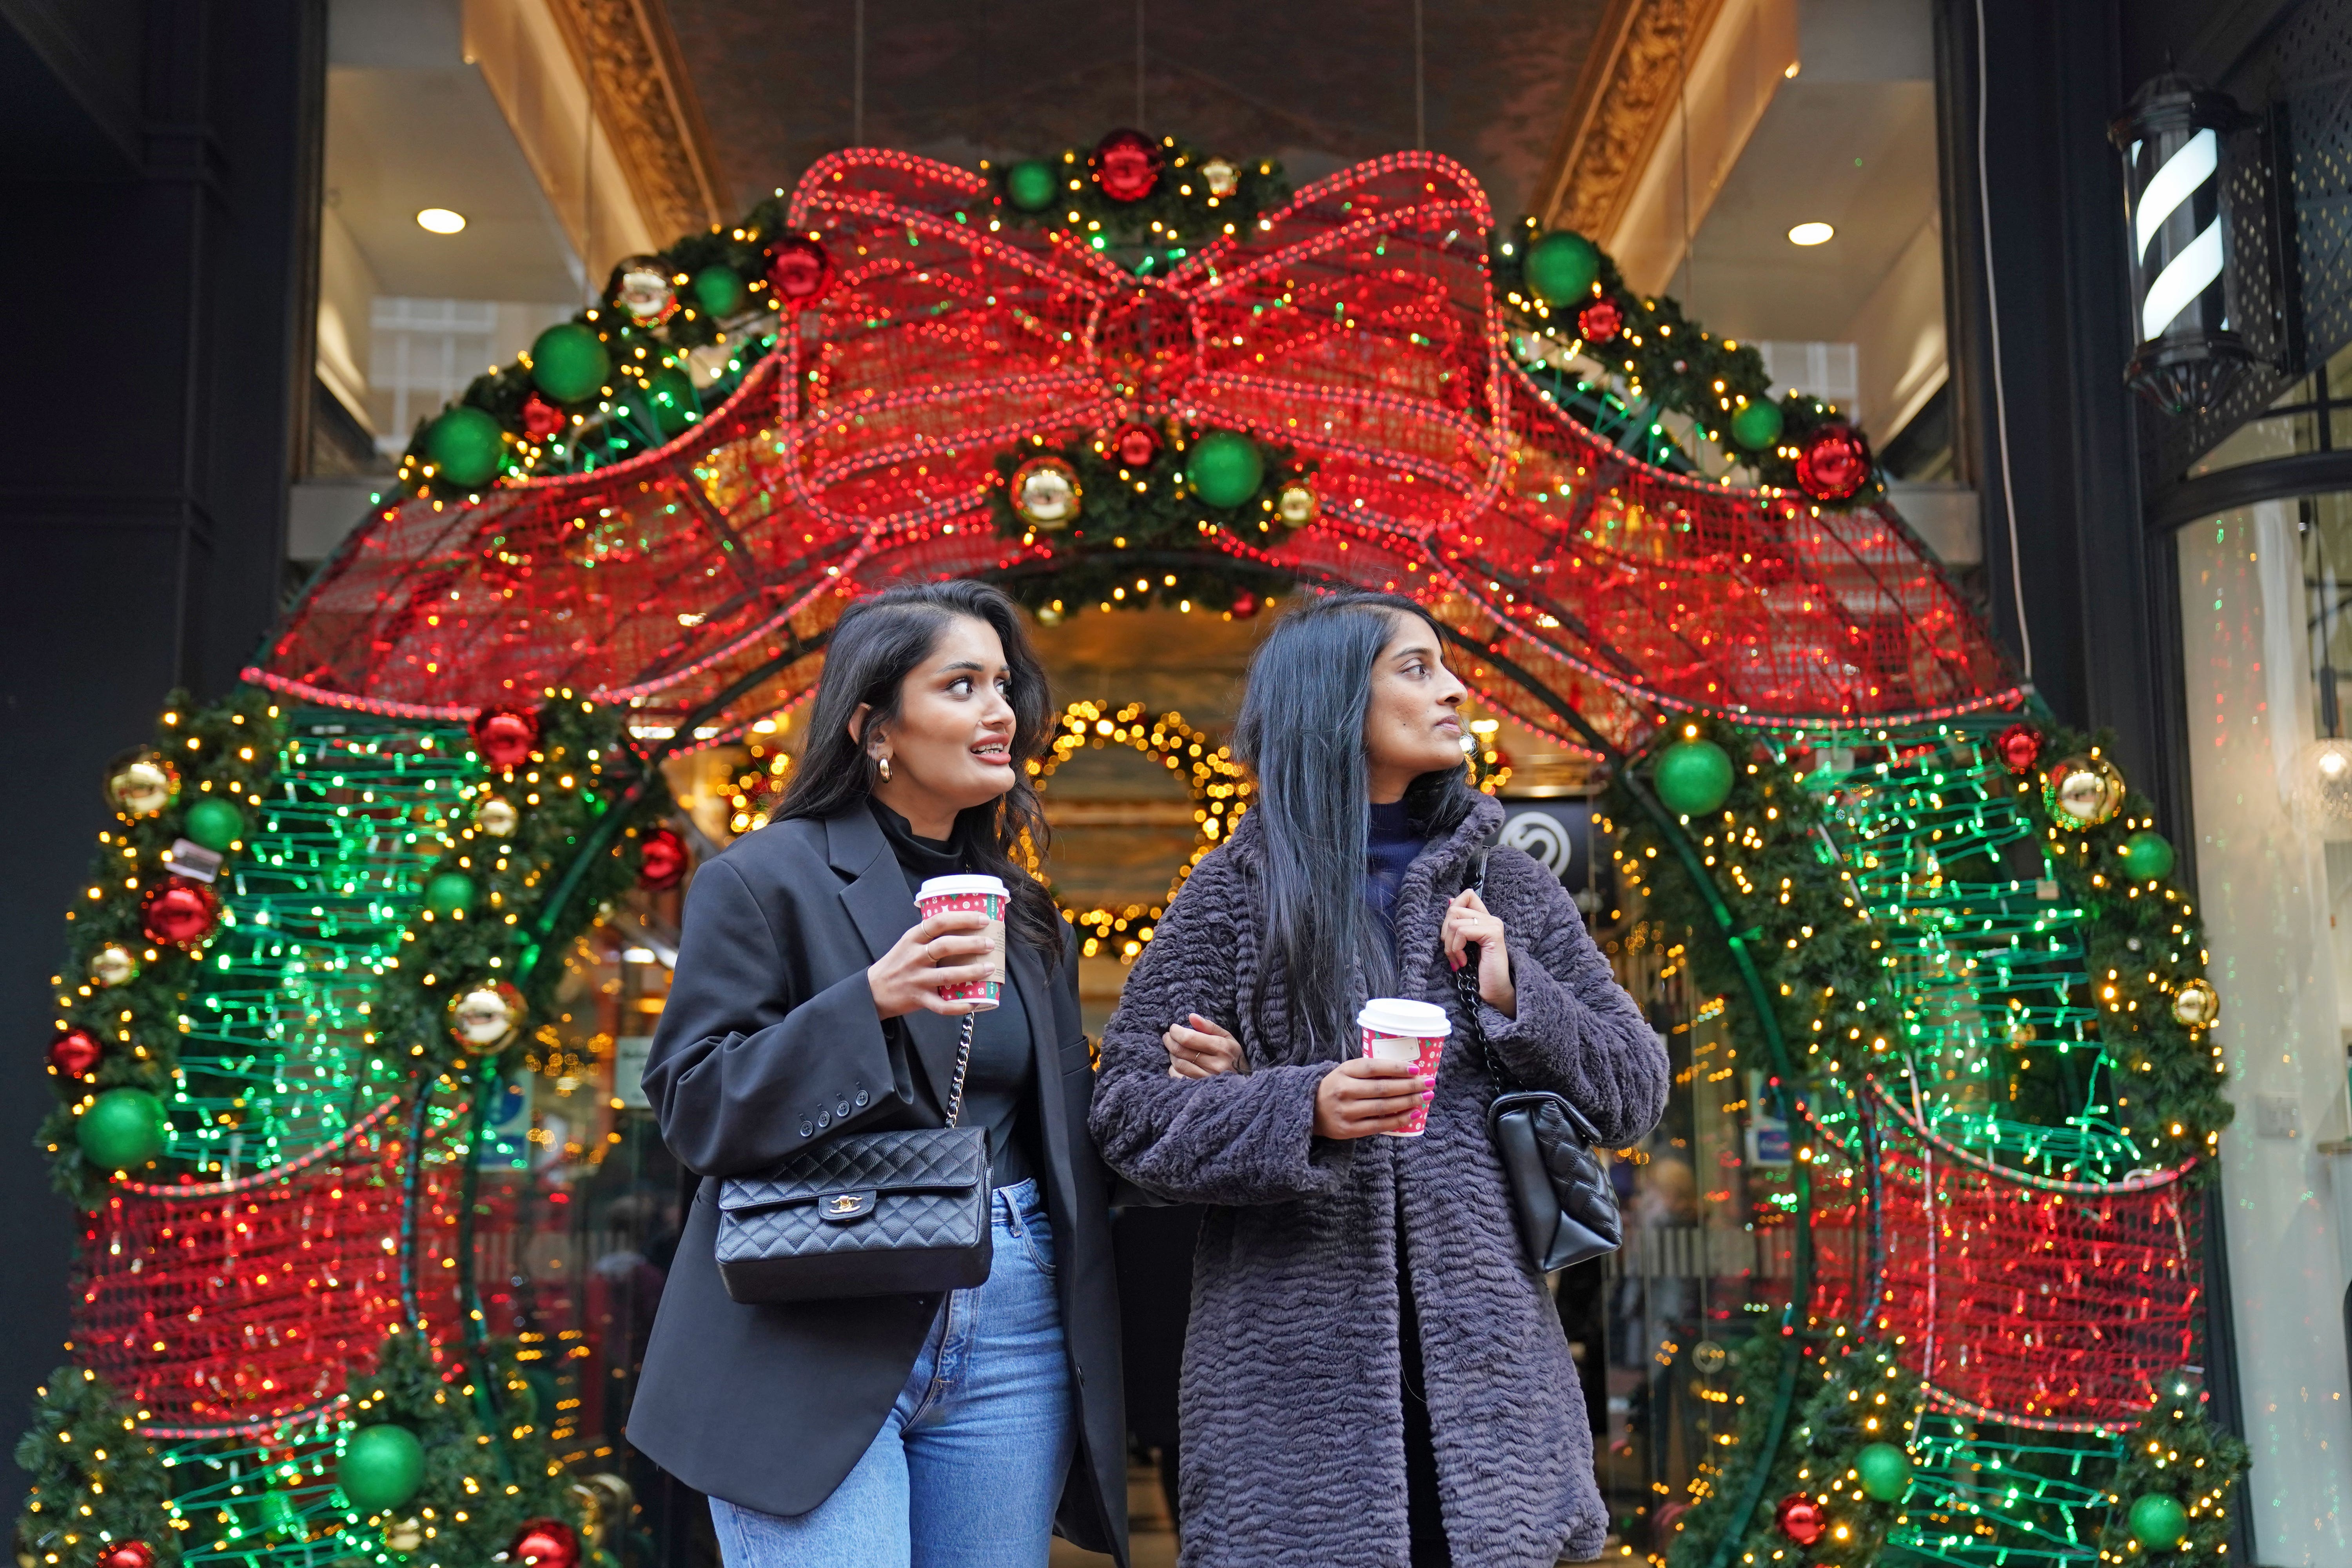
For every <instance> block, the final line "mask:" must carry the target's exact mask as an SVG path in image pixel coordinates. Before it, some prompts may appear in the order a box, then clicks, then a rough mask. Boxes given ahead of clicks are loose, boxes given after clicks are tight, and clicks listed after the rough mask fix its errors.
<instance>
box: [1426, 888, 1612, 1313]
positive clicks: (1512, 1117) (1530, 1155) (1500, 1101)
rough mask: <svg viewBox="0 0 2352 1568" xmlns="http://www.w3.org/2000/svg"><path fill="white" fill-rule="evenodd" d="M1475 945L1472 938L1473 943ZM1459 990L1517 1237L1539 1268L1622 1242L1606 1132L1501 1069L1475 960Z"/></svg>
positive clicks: (1457, 979)
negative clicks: (1482, 1012) (1603, 1147)
mask: <svg viewBox="0 0 2352 1568" xmlns="http://www.w3.org/2000/svg"><path fill="white" fill-rule="evenodd" d="M1472 872H1473V876H1472V880H1471V885H1472V886H1473V887H1474V888H1475V889H1478V890H1479V891H1480V892H1481V893H1482V894H1483V893H1484V892H1485V890H1486V851H1485V850H1483V849H1481V850H1480V851H1479V852H1478V856H1477V858H1476V859H1475V861H1474V862H1473V863H1472ZM1474 945H1475V944H1474ZM1454 992H1455V994H1456V995H1457V996H1458V997H1459V998H1460V1000H1461V1003H1462V1016H1463V1019H1464V1020H1465V1026H1466V1027H1467V1030H1468V1032H1469V1035H1470V1037H1471V1038H1473V1039H1475V1040H1476V1041H1477V1042H1478V1049H1479V1051H1480V1052H1481V1053H1482V1054H1483V1055H1484V1056H1485V1057H1486V1073H1487V1076H1488V1077H1490V1078H1492V1079H1494V1080H1495V1082H1496V1085H1497V1086H1498V1087H1499V1089H1500V1092H1498V1093H1497V1094H1496V1096H1495V1100H1494V1103H1493V1104H1491V1105H1489V1106H1488V1107H1487V1108H1486V1133H1487V1136H1489V1137H1491V1138H1492V1139H1494V1141H1495V1152H1496V1155H1497V1156H1498V1157H1499V1158H1500V1159H1501V1160H1502V1162H1503V1179H1504V1182H1505V1184H1507V1185H1508V1186H1509V1188H1510V1190H1511V1208H1512V1210H1513V1217H1515V1218H1516V1219H1517V1221H1518V1226H1519V1239H1520V1240H1521V1241H1523V1242H1525V1243H1526V1244H1527V1248H1528V1257H1529V1258H1532V1259H1534V1261H1535V1266H1536V1268H1537V1269H1538V1271H1540V1272H1542V1273H1546V1274H1549V1273H1550V1272H1551V1271H1552V1270H1553V1269H1556V1268H1568V1267H1569V1266H1570V1264H1576V1263H1582V1262H1584V1261H1585V1260H1587V1259H1588V1258H1599V1257H1600V1256H1601V1255H1602V1254H1603V1253H1609V1252H1614V1251H1616V1250H1617V1249H1618V1247H1622V1246H1623V1245H1624V1240H1625V1222H1624V1218H1623V1216H1622V1215H1620V1214H1619V1213H1618V1212H1617V1189H1616V1188H1614V1187H1612V1186H1611V1185H1610V1184H1609V1173H1608V1171H1607V1170H1605V1169H1604V1168H1603V1167H1602V1166H1601V1160H1600V1157H1599V1156H1598V1155H1596V1154H1595V1153H1593V1152H1592V1151H1593V1147H1594V1146H1595V1145H1596V1144H1598V1143H1599V1142H1601V1133H1600V1131H1598V1130H1597V1129H1595V1128H1594V1127H1593V1125H1592V1123H1591V1121H1589V1120H1588V1119H1587V1118H1586V1117H1585V1114H1584V1112H1582V1111H1580V1110H1577V1109H1576V1107H1575V1106H1573V1105H1571V1104H1570V1103H1569V1100H1568V1097H1567V1096H1566V1095H1562V1094H1556V1093H1554V1092H1553V1091H1552V1090H1550V1089H1518V1088H1515V1087H1514V1086H1513V1085H1512V1082H1511V1077H1510V1075H1509V1074H1508V1073H1507V1072H1506V1071H1504V1070H1503V1063H1502V1059H1501V1058H1498V1057H1496V1055H1495V1047H1494V1045H1493V1044H1492V1042H1490V1041H1489V1040H1488V1039H1487V1038H1486V1027H1485V1026H1483V1025H1482V1024H1480V1023H1479V1021H1478V965H1477V963H1475V961H1474V962H1472V963H1465V964H1464V965H1463V966H1462V967H1461V968H1459V969H1457V970H1455V971H1454Z"/></svg>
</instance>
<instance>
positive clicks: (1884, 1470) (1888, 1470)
mask: <svg viewBox="0 0 2352 1568" xmlns="http://www.w3.org/2000/svg"><path fill="white" fill-rule="evenodd" d="M1853 1468H1855V1469H1856V1470H1858V1471H1860V1472H1861V1475H1862V1489H1863V1491H1864V1494H1866V1495H1867V1496H1869V1497H1871V1498H1874V1499H1875V1500H1878V1501H1880V1502H1901V1501H1902V1500H1903V1494H1904V1492H1906V1490H1908V1489H1910V1486H1911V1456H1910V1455H1908V1454H1906V1453H1905V1452H1904V1451H1903V1450H1902V1449H1900V1448H1898V1447H1895V1445H1894V1444H1892V1443H1873V1444H1871V1445H1870V1446H1869V1447H1865V1448H1864V1449H1863V1451H1862V1452H1861V1453H1859V1454H1857V1455H1855V1456H1854V1461H1853Z"/></svg>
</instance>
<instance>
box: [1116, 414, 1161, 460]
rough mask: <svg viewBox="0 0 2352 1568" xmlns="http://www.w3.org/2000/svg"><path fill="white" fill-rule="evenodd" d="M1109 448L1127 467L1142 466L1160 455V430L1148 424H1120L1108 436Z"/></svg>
mask: <svg viewBox="0 0 2352 1568" xmlns="http://www.w3.org/2000/svg"><path fill="white" fill-rule="evenodd" d="M1110 450H1111V455H1112V456H1113V457H1115V458H1118V460H1119V461H1120V462H1122V463H1125V464H1126V465H1127V466H1128V467H1129V468H1142V467H1143V466H1144V465H1145V464H1146V463H1149V462H1150V461H1151V459H1152V458H1156V457H1158V456H1160V432H1159V431H1157V430H1154V429H1153V428H1152V427H1151V426H1149V425H1143V424H1128V425H1122V426H1119V427H1118V431H1117V432H1116V433H1114V434H1113V435H1112V437H1111V438H1110Z"/></svg>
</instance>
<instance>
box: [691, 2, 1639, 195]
mask: <svg viewBox="0 0 2352 1568" xmlns="http://www.w3.org/2000/svg"><path fill="white" fill-rule="evenodd" d="M1604 5H1605V0H1478V3H1476V4H1463V3H1461V0H1454V3H1452V4H1447V3H1445V0H1424V9H1425V22H1424V29H1425V35H1424V36H1425V50H1426V54H1425V58H1426V68H1425V79H1426V101H1427V115H1428V131H1429V145H1430V146H1432V147H1433V148H1434V149H1436V150H1437V151H1439V152H1442V153H1448V154H1450V155H1452V156H1453V157H1455V158H1458V159H1460V160H1462V162H1463V163H1466V164H1467V165H1468V166H1469V167H1470V169H1471V171H1472V172H1473V173H1474V174H1476V175H1477V176H1478V178H1479V179H1480V180H1481V181H1482V182H1483V183H1484V184H1486V190H1487V194H1488V195H1489V197H1490V198H1491V199H1492V200H1493V202H1494V204H1495V207H1496V215H1497V216H1499V217H1503V218H1508V217H1510V216H1516V215H1517V213H1518V212H1519V211H1520V210H1521V209H1522V208H1523V206H1524V205H1525V204H1526V202H1527V201H1528V189H1529V187H1530V186H1531V185H1532V184H1534V182H1535V179H1536V177H1537V175H1538V173H1539V172H1540V171H1541V169H1542V167H1543V165H1544V163H1545V161H1546V160H1547V159H1548V158H1549V156H1550V154H1551V152H1552V147H1553V143H1554V142H1556V141H1557V140H1558V138H1559V132H1560V127H1561V121H1562V120H1563V119H1564V117H1565V116H1566V114H1567V111H1568V100H1569V96H1570V90H1571V89H1572V88H1573V86H1574V83H1575V80H1576V72H1577V68H1578V66H1579V65H1580V63H1581V61H1582V58H1583V56H1584V52H1585V50H1586V48H1587V47H1588V46H1589V42H1590V40H1591V37H1592V33H1593V30H1594V26H1595V25H1596V23H1597V22H1598V20H1599V17H1600V16H1601V11H1602V10H1603V8H1604ZM668 9H669V13H670V17H671V20H672V24H673V26H674V27H675V29H676V32H677V39H678V44H679V47H680V49H681V51H682V52H683V54H684V56H685V58H686V63H687V68H688V74H689V75H690V76H691V77H692V79H693V82H694V88H695V91H696V93H697V95H698V97H699V99H700V100H701V106H702V110H703V114H704V117H705V119H706V120H707V121H708V122H709V128H710V133H711V138H712V142H713V143H714V148H713V150H714V152H715V153H716V154H717V157H718V161H719V168H720V171H721V173H722V174H723V176H724V178H725V179H726V181H727V182H728V184H729V188H730V191H731V193H732V195H733V198H734V205H735V207H736V208H737V210H740V209H742V208H744V207H747V206H749V205H751V202H752V201H754V200H755V199H757V198H758V197H760V196H761V195H766V194H767V193H768V192H769V191H770V190H772V189H773V188H774V187H776V186H779V185H782V186H786V187H789V186H790V185H791V184H792V183H793V180H794V179H795V178H797V177H798V175H799V174H800V172H801V171H802V170H803V169H804V168H806V167H807V166H808V164H809V163H810V162H811V161H812V160H813V159H814V158H815V157H817V156H818V155H820V154H822V153H825V152H828V151H830V150H832V149H834V148H836V147H841V146H845V145H847V144H848V143H849V142H850V141H851V119H852V98H853V91H852V89H853V80H854V72H853V66H852V62H853V59H854V58H855V20H854V19H855V16H856V10H857V6H856V3H855V0H784V3H782V4H778V3H776V0H668ZM864 9H865V13H866V137H865V139H866V142H867V143H868V144H870V145H878V146H893V147H902V148H905V149H908V151H911V152H918V153H928V154H929V155H931V156H933V157H937V158H942V159H946V160H948V161H950V162H953V163H972V162H974V161H976V160H978V159H980V158H983V157H989V158H1007V157H1017V156H1022V155H1025V154H1031V153H1046V152H1054V151H1058V150H1059V149H1061V148H1064V147H1067V146H1073V145H1077V146H1084V145H1087V144H1090V143H1091V142H1094V141H1095V140H1097V138H1098V137H1100V136H1101V135H1102V133H1103V132H1106V131H1108V130H1110V129H1111V128H1113V127H1114V126H1119V125H1127V124H1130V123H1133V122H1135V121H1136V120H1137V118H1138V116H1137V113H1136V88H1137V80H1136V76H1137V73H1136V54H1137V50H1136V37H1137V18H1138V14H1139V9H1140V11H1141V15H1142V19H1143V37H1144V45H1145V48H1144V58H1145V68H1144V72H1143V83H1142V86H1143V98H1144V110H1143V115H1142V120H1143V121H1144V124H1143V129H1146V130H1149V131H1151V132H1153V133H1154V134H1161V135H1178V136H1182V137H1184V138H1186V139H1187V140H1189V141H1192V142H1197V143H1199V144H1201V145H1202V146H1203V147H1206V148H1209V149H1212V150H1215V151H1223V152H1225V153H1231V154H1235V155H1241V156H1253V157H1255V156H1267V155H1271V156H1273V157H1276V158H1279V159H1280V160H1281V161H1282V162H1283V163H1284V165H1285V166H1286V170H1287V171H1288V173H1289V174H1290V175H1291V177H1292V179H1293V180H1294V181H1297V182H1301V183H1303V182H1304V181H1306V180H1308V179H1312V178H1314V177H1316V176H1318V175H1320V174H1326V173H1328V172H1329V171H1330V170H1332V169H1335V168H1338V167H1340V166H1342V165H1344V164H1346V163H1353V162H1355V161H1357V160H1359V159H1361V158H1367V157H1370V156H1373V155H1376V154H1378V153H1388V152H1394V151H1397V150H1399V149H1403V148H1410V147H1412V144H1413V6H1412V0H1385V3H1383V4H1379V5H1344V4H1339V3H1337V0H1255V3H1248V4H1245V3H1243V0H1190V3H1188V4H1186V5H1168V4H1160V5H1148V4H1147V5H1143V6H1141V7H1140V8H1139V7H1138V6H1137V5H1132V4H1119V3H1117V0H1113V3H1110V4H1094V5H1081V4H1072V3H1069V0H1027V3H1013V0H865V6H864Z"/></svg>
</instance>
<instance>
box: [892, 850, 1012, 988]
mask: <svg viewBox="0 0 2352 1568" xmlns="http://www.w3.org/2000/svg"><path fill="white" fill-rule="evenodd" d="M1011 897H1012V894H1011V893H1010V892H1009V891H1007V890H1006V889H1005V886H1004V883H1003V881H1002V880H1001V879H998V878H995V877H985V876H981V875H979V874H977V873H966V874H964V875H961V876H955V877H933V878H932V879H930V880H929V881H928V882H925V883H924V884H923V885H922V886H921V887H920V888H918V889H915V907H916V908H917V909H919V910H922V911H923V918H924V919H925V920H929V919H930V918H931V917H932V916H933V915H944V914H950V913H954V912H959V911H962V910H971V912H972V913H974V914H982V915H986V916H987V917H988V920H989V925H988V931H987V932H986V935H987V937H988V961H989V963H990V965H991V966H992V973H990V975H989V976H988V978H986V979H985V980H968V981H966V982H964V983H963V984H961V985H942V986H940V996H941V997H943V998H944V999H946V1000H947V1001H950V1002H970V1003H971V1006H972V1011H973V1012H975V1013H981V1012H985V1011H987V1010H988V1009H989V1008H991V1007H993V1006H995V1005H997V1003H998V1001H999V999H1000V998H1002V997H1003V994H1004V904H1005V900H1007V899H1009V898H1011Z"/></svg>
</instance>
